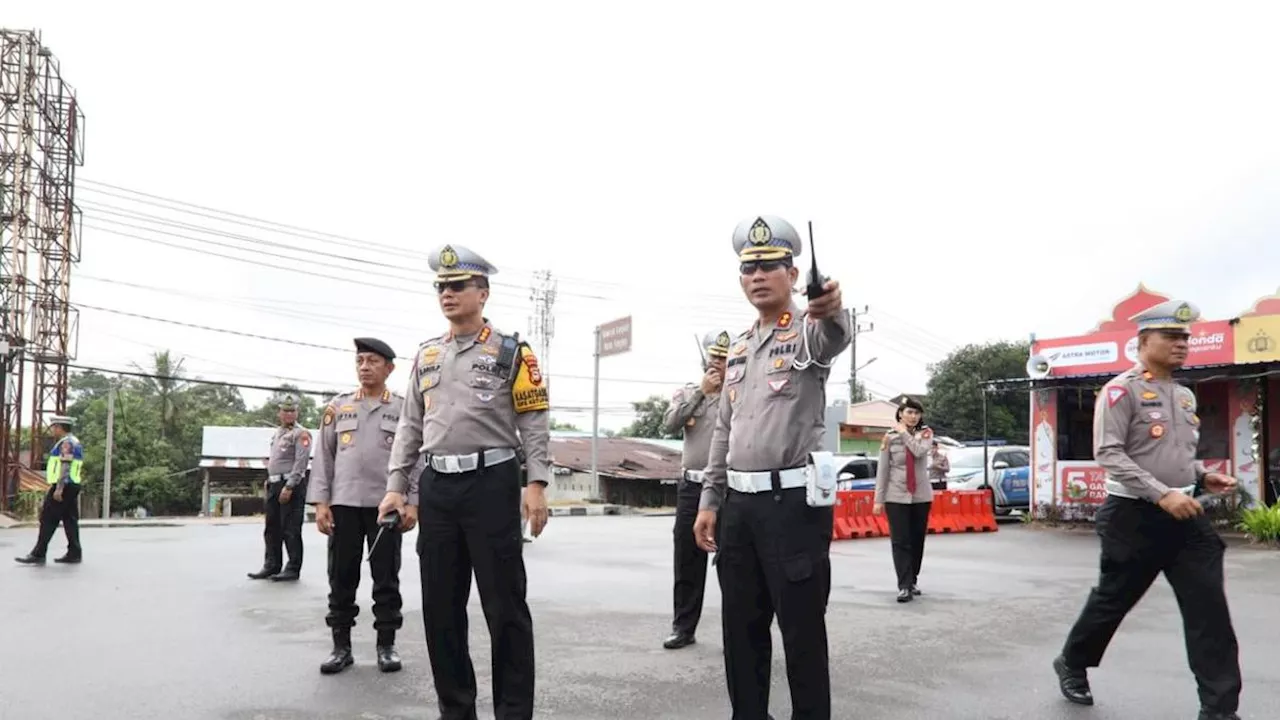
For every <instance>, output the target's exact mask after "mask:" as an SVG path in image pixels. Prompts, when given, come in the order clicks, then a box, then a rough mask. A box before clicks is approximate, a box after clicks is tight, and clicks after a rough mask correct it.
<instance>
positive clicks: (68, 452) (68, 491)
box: [14, 415, 84, 565]
mask: <svg viewBox="0 0 1280 720" xmlns="http://www.w3.org/2000/svg"><path fill="white" fill-rule="evenodd" d="M71 422H72V421H71V418H69V417H67V416H66V415H55V416H53V417H52V418H50V420H49V432H50V433H52V434H53V447H52V448H50V449H49V457H48V458H47V459H46V460H45V466H44V476H45V480H47V481H48V483H49V491H48V493H46V494H45V496H44V505H42V506H41V508H40V535H39V536H38V537H37V538H36V545H35V547H34V548H32V550H31V552H30V553H28V554H27V556H26V557H20V558H14V559H15V560H17V561H18V562H20V563H23V564H26V565H43V564H44V561H45V553H46V552H48V549H49V541H50V540H52V539H53V533H54V532H55V531H57V529H58V523H62V529H63V531H64V532H65V533H66V535H67V554H66V555H63V556H62V557H60V558H54V560H53V561H54V562H57V563H78V562H80V561H81V560H82V559H83V558H84V553H83V551H82V550H81V548H80V503H79V499H80V483H81V479H80V470H81V468H82V466H83V465H84V446H83V445H81V444H80V440H78V439H77V438H76V436H75V435H72V434H71Z"/></svg>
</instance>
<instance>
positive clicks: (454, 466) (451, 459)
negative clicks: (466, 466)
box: [443, 455, 462, 474]
mask: <svg viewBox="0 0 1280 720" xmlns="http://www.w3.org/2000/svg"><path fill="white" fill-rule="evenodd" d="M443 459H444V471H445V472H447V473H453V474H457V473H460V472H462V469H461V468H460V467H459V463H458V456H457V455H445V456H444V458H443Z"/></svg>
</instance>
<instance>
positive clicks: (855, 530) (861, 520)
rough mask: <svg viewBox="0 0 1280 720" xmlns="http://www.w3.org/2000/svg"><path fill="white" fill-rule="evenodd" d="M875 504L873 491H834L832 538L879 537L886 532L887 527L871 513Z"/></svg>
mask: <svg viewBox="0 0 1280 720" xmlns="http://www.w3.org/2000/svg"><path fill="white" fill-rule="evenodd" d="M874 504H875V492H874V491H871V490H841V491H839V492H837V493H836V509H835V513H834V515H835V521H834V524H835V527H834V528H832V538H833V539H835V540H849V539H852V538H869V537H881V536H883V535H887V534H888V530H887V528H882V527H881V525H880V523H878V522H877V520H878V519H879V518H876V517H875V516H874V515H872V513H871V508H872V506H873V505H874Z"/></svg>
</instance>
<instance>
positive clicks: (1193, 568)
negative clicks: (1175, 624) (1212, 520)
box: [1062, 497, 1241, 713]
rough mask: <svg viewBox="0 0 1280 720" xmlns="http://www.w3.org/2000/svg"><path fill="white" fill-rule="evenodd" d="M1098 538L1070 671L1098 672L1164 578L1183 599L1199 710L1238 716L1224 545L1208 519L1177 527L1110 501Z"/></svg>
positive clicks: (1133, 504)
mask: <svg viewBox="0 0 1280 720" xmlns="http://www.w3.org/2000/svg"><path fill="white" fill-rule="evenodd" d="M1096 531H1097V533H1098V536H1099V537H1100V538H1101V540H1102V560H1101V567H1102V573H1101V576H1100V577H1099V579H1098V584H1097V586H1096V587H1094V588H1093V590H1092V592H1090V593H1089V600H1088V602H1087V603H1085V606H1084V611H1083V612H1081V613H1080V618H1079V619H1078V620H1076V624H1075V626H1074V627H1072V628H1071V633H1070V634H1069V635H1068V636H1067V641H1066V644H1065V645H1064V646H1063V649H1062V654H1063V657H1064V659H1065V660H1066V662H1067V665H1068V666H1070V667H1072V668H1076V669H1081V670H1083V669H1085V668H1091V667H1097V666H1098V665H1099V664H1100V663H1101V662H1102V655H1103V653H1104V652H1106V649H1107V645H1108V644H1109V643H1110V642H1111V638H1112V636H1113V635H1115V632H1116V629H1117V628H1119V627H1120V622H1121V621H1122V620H1123V619H1124V617H1125V615H1126V614H1128V612H1129V611H1130V610H1131V609H1133V606H1134V605H1135V604H1137V602H1138V600H1139V599H1141V598H1142V596H1143V595H1144V594H1145V593H1146V591H1147V589H1148V588H1150V587H1151V583H1153V582H1155V579H1156V576H1157V575H1159V574H1160V573H1161V572H1163V573H1164V576H1165V579H1166V580H1168V581H1169V585H1170V586H1172V587H1173V593H1174V595H1175V596H1176V597H1177V599H1178V609H1179V610H1180V611H1181V614H1182V627H1183V631H1184V633H1185V635H1186V644H1187V659H1188V662H1189V664H1190V666H1191V672H1192V673H1193V674H1194V675H1195V678H1196V684H1197V685H1198V686H1199V691H1200V704H1201V705H1202V706H1203V707H1205V708H1208V709H1210V710H1216V711H1219V712H1224V713H1229V712H1235V710H1236V709H1237V704H1238V703H1239V699H1240V687H1241V679H1240V660H1239V647H1238V645H1237V644H1236V635H1235V631H1234V630H1233V629H1232V626H1231V614H1230V611H1229V610H1228V608H1227V597H1226V592H1225V590H1224V588H1223V572H1222V556H1223V552H1224V550H1225V549H1226V544H1225V543H1223V542H1222V539H1221V538H1219V537H1218V534H1217V533H1216V532H1214V530H1213V528H1212V526H1210V525H1209V521H1208V519H1207V518H1205V517H1204V516H1203V515H1202V516H1200V517H1198V518H1195V519H1193V520H1187V521H1179V520H1176V519H1174V518H1173V516H1171V515H1169V514H1168V513H1166V512H1165V511H1163V510H1161V509H1160V508H1159V506H1157V505H1153V504H1152V503H1149V502H1146V501H1143V500H1129V499H1126V498H1118V497H1109V498H1107V500H1106V502H1104V503H1103V505H1102V508H1101V509H1099V510H1098V514H1097V518H1096Z"/></svg>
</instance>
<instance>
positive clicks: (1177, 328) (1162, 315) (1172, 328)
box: [1129, 300, 1200, 335]
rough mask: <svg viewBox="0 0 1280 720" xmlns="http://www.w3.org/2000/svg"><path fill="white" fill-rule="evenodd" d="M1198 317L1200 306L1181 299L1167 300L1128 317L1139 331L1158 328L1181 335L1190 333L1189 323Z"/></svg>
mask: <svg viewBox="0 0 1280 720" xmlns="http://www.w3.org/2000/svg"><path fill="white" fill-rule="evenodd" d="M1199 319H1200V308H1198V307H1196V306H1195V305H1192V304H1191V303H1189V302H1186V301H1183V300H1168V301H1165V302H1162V303H1160V304H1159V305H1153V306H1151V307H1149V308H1147V309H1146V310H1143V311H1142V312H1140V313H1138V314H1137V315H1134V316H1133V317H1131V318H1129V320H1131V321H1132V322H1134V323H1135V324H1137V326H1138V332H1140V333H1141V332H1146V331H1148V330H1159V331H1161V332H1168V333H1181V334H1183V335H1190V334H1191V323H1193V322H1196V321H1197V320H1199Z"/></svg>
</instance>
